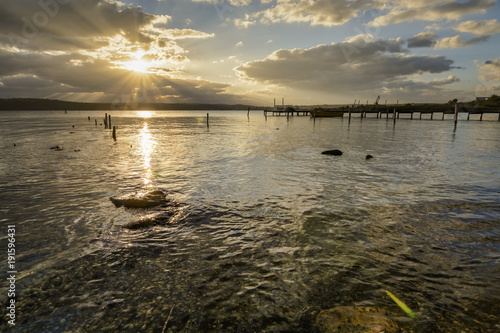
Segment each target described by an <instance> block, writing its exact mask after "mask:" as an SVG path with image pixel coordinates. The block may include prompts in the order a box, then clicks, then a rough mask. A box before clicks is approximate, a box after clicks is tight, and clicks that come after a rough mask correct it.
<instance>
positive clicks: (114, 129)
mask: <svg viewBox="0 0 500 333" xmlns="http://www.w3.org/2000/svg"><path fill="white" fill-rule="evenodd" d="M113 140H115V141H116V126H113Z"/></svg>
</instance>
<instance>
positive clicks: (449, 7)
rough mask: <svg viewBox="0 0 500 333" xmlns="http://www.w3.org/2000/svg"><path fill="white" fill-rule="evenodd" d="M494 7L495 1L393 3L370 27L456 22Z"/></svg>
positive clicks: (416, 1) (443, 0)
mask: <svg viewBox="0 0 500 333" xmlns="http://www.w3.org/2000/svg"><path fill="white" fill-rule="evenodd" d="M495 5H496V0H467V1H465V2H457V1H451V0H427V1H421V0H415V1H395V2H394V5H393V7H392V8H390V10H389V12H388V13H387V14H386V15H382V16H379V17H377V18H375V19H374V20H373V21H372V22H370V25H372V26H384V25H388V24H396V23H402V22H409V21H415V20H422V21H439V20H457V19H460V18H461V17H463V16H464V15H469V14H484V13H486V11H487V10H488V9H489V8H492V7H493V6H495Z"/></svg>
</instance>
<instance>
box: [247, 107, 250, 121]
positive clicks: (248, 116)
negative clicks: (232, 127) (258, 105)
mask: <svg viewBox="0 0 500 333" xmlns="http://www.w3.org/2000/svg"><path fill="white" fill-rule="evenodd" d="M247 118H250V107H248V111H247Z"/></svg>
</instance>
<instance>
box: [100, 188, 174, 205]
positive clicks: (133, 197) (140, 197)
mask: <svg viewBox="0 0 500 333" xmlns="http://www.w3.org/2000/svg"><path fill="white" fill-rule="evenodd" d="M109 199H110V200H111V202H112V203H114V204H115V206H116V207H121V206H124V207H126V208H151V207H156V206H160V205H162V204H164V203H165V202H166V199H165V194H163V192H162V191H160V190H153V191H140V192H133V193H129V194H124V195H121V196H118V197H111V198H109Z"/></svg>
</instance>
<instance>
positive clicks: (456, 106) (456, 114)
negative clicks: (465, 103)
mask: <svg viewBox="0 0 500 333" xmlns="http://www.w3.org/2000/svg"><path fill="white" fill-rule="evenodd" d="M454 121H455V126H456V125H457V121H458V104H457V103H455V119H454Z"/></svg>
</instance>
